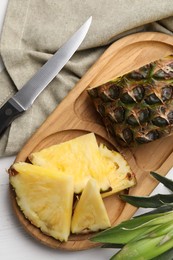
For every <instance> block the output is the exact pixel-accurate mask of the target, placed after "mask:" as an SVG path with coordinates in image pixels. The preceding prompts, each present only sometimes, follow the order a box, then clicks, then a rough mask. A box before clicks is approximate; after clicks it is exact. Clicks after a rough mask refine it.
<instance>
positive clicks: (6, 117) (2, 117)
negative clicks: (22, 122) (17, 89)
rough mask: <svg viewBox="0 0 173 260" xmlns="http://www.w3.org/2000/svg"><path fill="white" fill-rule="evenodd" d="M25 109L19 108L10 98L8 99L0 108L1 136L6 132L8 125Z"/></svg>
mask: <svg viewBox="0 0 173 260" xmlns="http://www.w3.org/2000/svg"><path fill="white" fill-rule="evenodd" d="M22 112H23V111H22V110H19V109H18V108H17V107H15V106H14V105H13V104H11V102H10V100H8V101H7V102H6V103H5V104H4V105H3V106H2V107H1V108H0V136H1V135H2V134H3V133H4V131H5V130H6V129H7V127H8V126H9V125H10V124H11V123H12V122H13V120H14V119H15V118H16V117H18V116H19V115H20V114H21V113H22Z"/></svg>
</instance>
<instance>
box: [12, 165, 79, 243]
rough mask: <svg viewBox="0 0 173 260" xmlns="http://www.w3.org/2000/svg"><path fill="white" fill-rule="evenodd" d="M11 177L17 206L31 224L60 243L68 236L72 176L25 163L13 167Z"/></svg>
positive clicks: (72, 192)
mask: <svg viewBox="0 0 173 260" xmlns="http://www.w3.org/2000/svg"><path fill="white" fill-rule="evenodd" d="M13 169H14V170H15V171H16V172H18V173H17V174H16V175H14V176H11V177H10V183H11V184H12V186H13V187H14V189H15V192H16V196H17V203H18V205H19V207H20V208H21V210H22V211H23V213H24V215H25V217H26V218H28V219H29V220H30V222H31V223H32V224H34V225H35V226H36V227H38V228H40V229H41V231H42V232H43V233H46V234H48V235H49V236H52V237H54V238H56V239H59V240H60V241H67V239H68V236H69V234H70V225H71V214H72V204H73V194H74V185H73V178H72V176H68V175H62V174H61V172H58V171H57V170H56V171H53V170H49V169H46V168H43V167H40V166H35V165H31V164H27V163H16V164H14V165H13Z"/></svg>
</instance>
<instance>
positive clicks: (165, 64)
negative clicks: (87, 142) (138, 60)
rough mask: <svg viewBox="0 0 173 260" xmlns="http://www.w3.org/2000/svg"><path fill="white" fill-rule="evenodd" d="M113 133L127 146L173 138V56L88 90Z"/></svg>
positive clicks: (107, 126) (109, 130)
mask: <svg viewBox="0 0 173 260" xmlns="http://www.w3.org/2000/svg"><path fill="white" fill-rule="evenodd" d="M88 94H89V95H90V97H91V99H92V100H93V102H94V105H95V107H96V110H97V111H98V113H99V114H100V115H101V117H102V118H103V122H104V124H105V126H106V129H107V130H108V132H109V133H111V134H112V135H113V136H115V138H116V140H117V141H118V142H119V143H120V144H121V145H125V146H129V145H133V144H134V143H138V144H141V143H148V142H151V141H154V140H156V139H159V138H161V137H163V136H166V135H169V134H170V133H171V132H172V127H173V55H169V56H167V57H165V58H162V59H160V60H157V61H154V62H151V63H150V64H147V65H144V66H142V67H140V68H139V69H137V70H134V71H132V72H129V73H127V74H125V75H123V76H120V77H118V78H116V79H113V80H111V81H108V82H107V83H104V84H103V85H100V86H98V87H95V88H93V89H88Z"/></svg>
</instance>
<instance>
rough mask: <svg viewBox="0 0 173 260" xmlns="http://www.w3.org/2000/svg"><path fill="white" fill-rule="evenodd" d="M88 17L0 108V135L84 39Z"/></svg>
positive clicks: (89, 22) (28, 105)
mask: <svg viewBox="0 0 173 260" xmlns="http://www.w3.org/2000/svg"><path fill="white" fill-rule="evenodd" d="M91 21H92V17H90V18H89V19H88V20H87V21H86V22H85V23H84V24H83V25H82V26H81V27H80V28H79V29H78V30H77V31H76V32H75V33H74V34H73V35H72V36H71V38H70V39H69V40H68V41H67V42H66V43H65V44H64V45H63V46H61V47H60V48H59V50H58V51H57V52H55V54H54V55H53V56H52V57H51V58H50V59H49V60H48V61H47V62H46V63H45V64H44V65H43V66H42V67H41V68H40V70H39V71H38V72H37V73H36V74H35V75H34V76H33V77H32V78H31V79H30V80H29V81H28V82H27V83H26V84H25V85H24V86H23V87H22V88H21V89H20V90H19V91H18V92H17V93H16V94H15V95H14V96H13V97H11V98H10V99H9V100H8V101H7V102H6V103H5V104H4V105H3V106H2V107H1V108H0V135H1V134H3V133H4V131H5V130H6V129H7V128H8V126H9V125H10V124H11V123H12V122H13V120H14V119H16V118H17V117H18V116H20V115H21V114H22V113H23V112H25V111H26V110H27V109H28V108H30V107H31V105H32V104H33V102H34V101H35V99H36V98H37V97H38V96H39V94H40V93H41V92H42V91H43V90H44V89H45V87H46V86H47V85H48V84H49V83H50V82H51V81H52V80H53V78H54V77H55V76H56V75H57V74H58V73H59V72H60V70H61V69H62V68H63V67H64V65H65V64H66V63H67V62H68V61H69V59H70V58H71V57H72V55H73V54H74V53H75V51H76V50H77V49H78V47H79V46H80V44H81V43H82V41H83V40H84V38H85V36H86V34H87V32H88V29H89V27H90V25H91Z"/></svg>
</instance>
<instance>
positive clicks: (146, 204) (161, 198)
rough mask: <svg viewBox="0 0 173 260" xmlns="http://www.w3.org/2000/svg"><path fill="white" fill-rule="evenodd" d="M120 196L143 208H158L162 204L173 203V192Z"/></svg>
mask: <svg viewBox="0 0 173 260" xmlns="http://www.w3.org/2000/svg"><path fill="white" fill-rule="evenodd" d="M120 198H121V199H122V200H123V201H126V202H128V203H129V204H131V205H133V206H136V207H142V208H158V207H160V206H162V205H165V204H168V203H173V194H157V195H154V196H151V197H148V196H143V197H140V196H130V195H120Z"/></svg>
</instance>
